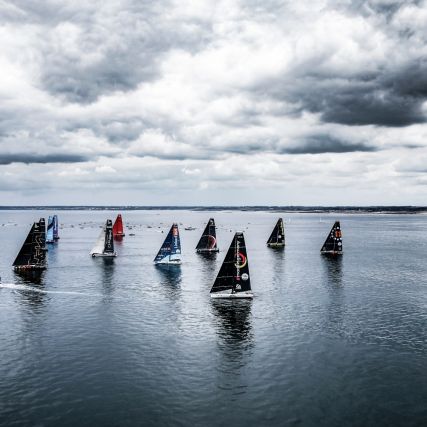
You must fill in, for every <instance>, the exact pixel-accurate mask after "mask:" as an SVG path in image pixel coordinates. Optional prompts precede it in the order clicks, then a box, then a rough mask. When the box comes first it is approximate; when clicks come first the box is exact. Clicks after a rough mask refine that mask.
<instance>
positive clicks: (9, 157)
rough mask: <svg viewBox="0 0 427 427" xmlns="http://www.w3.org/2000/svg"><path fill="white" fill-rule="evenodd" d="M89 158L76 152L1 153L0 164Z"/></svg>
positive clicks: (68, 160)
mask: <svg viewBox="0 0 427 427" xmlns="http://www.w3.org/2000/svg"><path fill="white" fill-rule="evenodd" d="M88 160H89V158H88V157H86V156H80V155H75V154H45V155H43V154H0V165H10V164H12V163H25V164H30V163H80V162H86V161H88Z"/></svg>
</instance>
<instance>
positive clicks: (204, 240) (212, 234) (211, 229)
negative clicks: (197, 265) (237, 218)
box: [196, 218, 218, 252]
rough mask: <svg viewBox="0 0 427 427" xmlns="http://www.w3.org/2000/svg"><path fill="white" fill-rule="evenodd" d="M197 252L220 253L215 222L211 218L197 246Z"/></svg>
mask: <svg viewBox="0 0 427 427" xmlns="http://www.w3.org/2000/svg"><path fill="white" fill-rule="evenodd" d="M196 251H197V252H218V246H217V242H216V227H215V220H214V219H213V218H210V219H209V221H208V223H207V224H206V227H205V230H204V231H203V234H202V237H200V240H199V243H197V246H196Z"/></svg>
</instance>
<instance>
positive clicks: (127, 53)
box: [0, 0, 427, 205]
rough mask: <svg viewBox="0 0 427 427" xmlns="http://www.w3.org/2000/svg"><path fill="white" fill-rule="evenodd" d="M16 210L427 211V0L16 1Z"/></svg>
mask: <svg viewBox="0 0 427 427" xmlns="http://www.w3.org/2000/svg"><path fill="white" fill-rule="evenodd" d="M0 41H1V48H0V196H1V200H0V204H3V205H7V204H34V203H42V204H80V203H81V204H158V205H162V204H184V205H197V204H210V205H213V204H234V205H236V204H238V205H241V204H246V205H249V204H281V205H290V204H306V205H313V204H314V205H318V204H321V205H337V204H355V205H357V204H363V205H367V204H368V205H369V204H418V205H425V204H427V175H426V172H427V125H426V119H427V1H423V0H419V1H416V0H413V1H409V0H305V1H304V0H299V1H295V0H289V1H287V0H283V1H279V0H240V1H239V0H223V1H220V0H217V1H203V0H193V1H190V0H166V1H162V0H152V1H151V0H150V1H144V0H91V1H88V0H70V1H66V0H43V1H40V0H13V1H8V0H0Z"/></svg>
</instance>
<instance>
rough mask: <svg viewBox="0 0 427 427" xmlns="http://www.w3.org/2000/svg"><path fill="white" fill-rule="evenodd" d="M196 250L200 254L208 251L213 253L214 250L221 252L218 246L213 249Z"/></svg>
mask: <svg viewBox="0 0 427 427" xmlns="http://www.w3.org/2000/svg"><path fill="white" fill-rule="evenodd" d="M196 252H197V253H198V254H206V253H212V252H219V249H218V248H213V249H196Z"/></svg>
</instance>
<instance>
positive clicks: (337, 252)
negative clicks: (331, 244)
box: [320, 251, 343, 256]
mask: <svg viewBox="0 0 427 427" xmlns="http://www.w3.org/2000/svg"><path fill="white" fill-rule="evenodd" d="M320 253H321V254H322V255H326V256H338V255H342V254H343V251H320Z"/></svg>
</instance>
